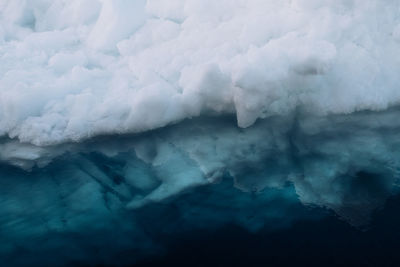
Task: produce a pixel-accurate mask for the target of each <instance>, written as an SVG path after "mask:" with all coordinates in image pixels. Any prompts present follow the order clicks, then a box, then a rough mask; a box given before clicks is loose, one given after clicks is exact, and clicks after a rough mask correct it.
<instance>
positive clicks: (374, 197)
mask: <svg viewBox="0 0 400 267" xmlns="http://www.w3.org/2000/svg"><path fill="white" fill-rule="evenodd" d="M398 115H399V110H398V109H390V110H387V111H385V112H358V113H353V114H352V115H334V116H327V117H324V118H321V117H310V116H308V115H307V116H306V115H304V114H303V113H302V112H300V111H299V112H298V113H297V114H296V116H291V117H288V116H285V117H282V116H276V117H271V118H269V119H264V120H261V121H259V122H257V123H256V124H255V125H253V126H252V127H249V128H247V129H240V128H237V127H236V126H235V123H234V118H232V117H226V118H202V119H198V120H192V121H186V122H184V123H180V124H178V125H174V126H170V127H167V128H163V129H161V130H156V131H151V132H147V133H145V134H141V135H134V136H129V135H128V136H121V137H112V136H111V137H102V138H97V139H94V140H92V141H90V142H84V143H77V144H73V143H72V144H63V145H58V146H49V147H37V146H35V145H30V144H23V143H19V142H18V141H15V140H9V139H4V140H3V141H2V142H1V143H0V159H1V160H2V161H3V162H4V163H6V164H7V165H10V164H11V165H15V166H18V167H21V168H23V169H25V171H24V172H27V174H26V175H28V174H29V172H31V171H32V170H36V169H37V168H38V167H39V169H41V168H44V169H46V168H48V167H47V166H48V164H49V163H50V164H51V162H52V161H54V160H55V159H59V158H65V157H66V158H69V157H78V156H79V155H81V154H88V155H92V154H93V156H90V160H88V159H87V157H80V156H79V157H80V158H81V159H80V160H79V166H80V167H79V168H77V169H79V172H83V173H85V175H89V177H92V179H94V180H95V181H96V182H97V183H98V184H99V185H100V186H104V187H106V188H107V190H110V191H111V192H112V193H113V194H115V196H117V197H118V198H119V199H122V200H124V203H125V204H124V206H126V207H127V208H130V209H137V208H141V207H143V206H145V205H147V204H149V203H158V202H161V201H164V200H166V199H169V198H171V197H173V196H176V195H179V194H181V193H182V192H185V191H186V190H189V189H191V188H194V187H199V186H205V185H212V184H214V183H217V182H219V181H220V180H221V179H222V177H224V176H226V175H228V176H229V177H232V178H233V179H234V185H235V187H236V188H238V189H240V190H242V191H244V192H249V193H257V192H262V191H263V190H264V189H266V188H275V189H279V188H283V187H284V186H285V185H286V184H287V183H290V184H293V186H294V189H295V190H296V193H297V195H298V198H299V200H300V201H301V202H302V203H303V204H311V205H316V206H319V207H325V208H328V209H331V210H334V211H335V212H336V213H337V214H339V215H340V216H341V217H343V218H344V219H346V220H347V221H349V222H350V223H352V224H354V225H363V224H366V223H368V219H369V216H370V213H371V212H372V211H374V210H375V209H376V208H378V207H380V206H381V205H382V204H383V203H384V202H385V200H386V198H387V197H389V196H390V195H391V194H392V191H393V190H394V188H395V186H396V183H397V180H398V178H399V177H398V176H399V170H400V169H399V168H400V162H399V159H400V137H399V135H398V131H399V128H400V125H399V124H398V123H395V121H396V118H398ZM95 155H97V156H95ZM99 162H103V163H101V164H100V163H99ZM55 175H57V174H55ZM2 176H4V175H3V174H2ZM4 178H5V179H6V180H8V181H11V180H10V179H9V178H7V177H4ZM4 178H3V179H4ZM32 179H34V178H32ZM66 179H67V178H66ZM85 179H86V178H85ZM56 191H57V190H56ZM94 191H96V190H94ZM76 202H78V203H79V202H81V200H79V198H77V199H76ZM228 202H229V201H228Z"/></svg>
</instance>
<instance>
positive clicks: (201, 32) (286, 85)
mask: <svg viewBox="0 0 400 267" xmlns="http://www.w3.org/2000/svg"><path fill="white" fill-rule="evenodd" d="M399 13H400V2H399V1H396V0H393V1H392V0H385V1H382V0H326V1H317V0H281V1H276V0H250V1H249V0H218V1H215V0H169V1H161V0H147V1H146V0H135V1H132V0H70V1H63V0H57V1H53V0H52V1H49V0H2V1H0V136H8V137H10V138H15V139H18V140H20V141H22V142H27V143H32V144H35V145H41V146H42V145H50V144H57V143H63V142H66V141H79V140H82V139H86V138H90V137H92V136H95V135H99V134H113V133H134V132H143V131H147V130H151V129H156V128H159V127H163V126H166V125H168V124H171V123H176V122H178V121H181V120H184V119H186V118H192V117H196V116H200V115H221V114H235V115H236V117H237V123H238V126H240V127H249V126H251V125H253V124H254V123H255V121H256V120H257V119H259V118H267V117H271V116H274V115H277V114H279V115H285V114H291V113H293V112H294V111H295V110H298V109H299V108H301V109H302V110H304V111H305V112H306V113H309V114H313V115H317V116H326V115H327V114H349V113H352V112H354V111H360V110H383V109H386V108H388V107H390V106H394V105H396V104H398V103H399V102H400V90H399V84H400V75H399V72H400V56H398V55H400V16H398V14H399Z"/></svg>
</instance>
